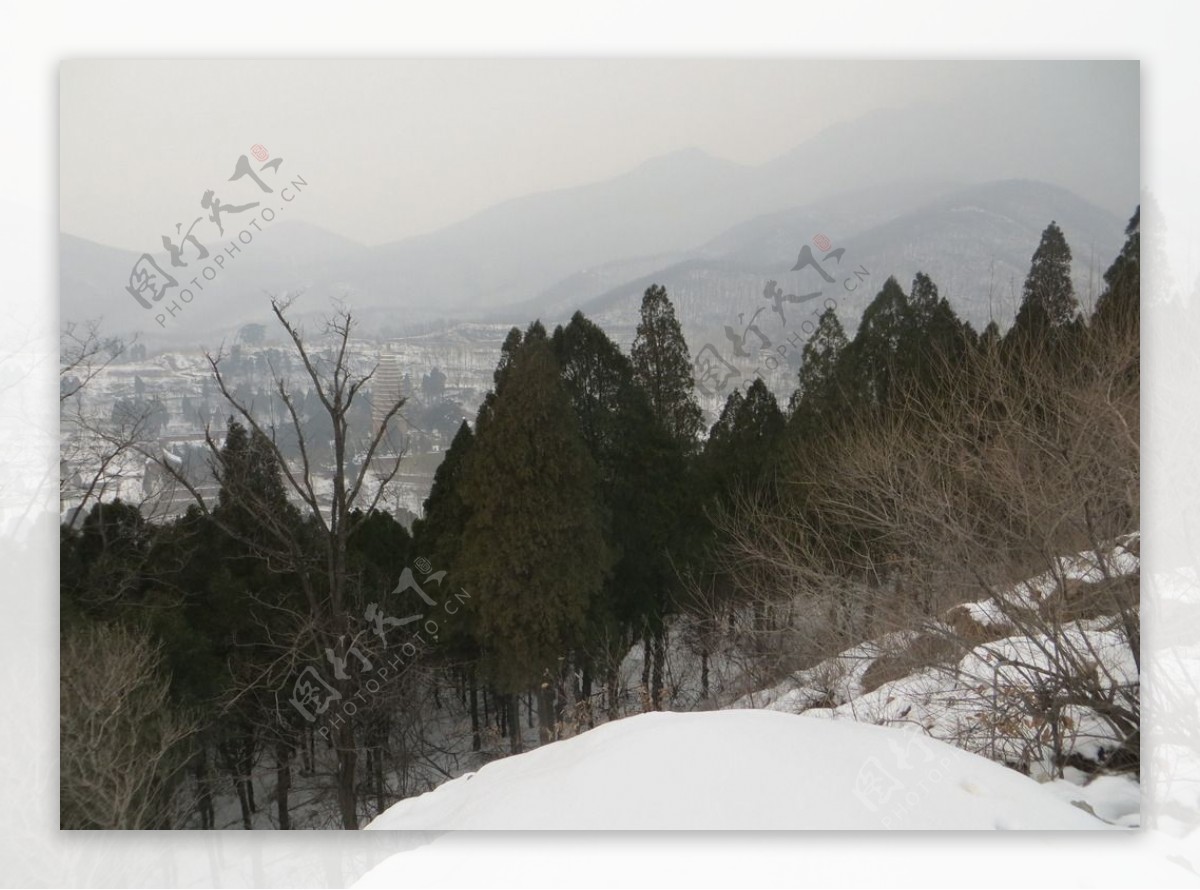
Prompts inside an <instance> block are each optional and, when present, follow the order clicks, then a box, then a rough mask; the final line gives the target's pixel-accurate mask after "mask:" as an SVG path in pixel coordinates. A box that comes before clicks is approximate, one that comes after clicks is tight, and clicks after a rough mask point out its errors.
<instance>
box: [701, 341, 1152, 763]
mask: <svg viewBox="0 0 1200 890" xmlns="http://www.w3.org/2000/svg"><path fill="white" fill-rule="evenodd" d="M940 376H941V378H942V380H943V381H944V385H943V386H942V387H940V388H939V389H938V390H936V391H933V392H931V391H929V390H917V389H913V390H912V391H909V392H908V393H907V394H906V398H905V401H904V402H903V403H902V405H901V407H900V408H899V409H897V410H893V411H889V412H886V413H883V414H873V415H871V416H865V417H861V418H858V419H857V420H856V421H854V422H851V423H849V424H847V427H846V429H845V430H844V431H842V432H840V433H838V434H836V435H830V436H829V437H828V438H827V439H826V440H824V441H823V442H819V443H812V442H810V443H807V447H806V449H805V451H804V452H803V454H802V455H797V459H796V460H794V461H792V462H791V464H790V466H789V468H788V469H787V471H786V472H785V473H784V474H783V475H782V476H781V479H780V484H779V491H778V492H777V494H778V497H776V498H773V499H753V498H749V499H745V500H744V501H743V502H741V503H740V504H739V505H738V506H737V507H736V508H735V509H734V510H733V511H730V512H728V513H727V514H725V515H724V517H723V518H722V519H721V521H720V525H721V528H722V532H723V537H724V542H725V543H724V548H723V554H724V561H725V570H726V573H727V575H728V576H729V577H730V578H732V579H734V583H735V585H737V587H738V588H739V590H740V591H741V593H742V601H743V602H753V601H755V600H756V599H764V598H765V599H768V600H773V601H775V602H778V603H792V604H797V605H799V607H800V608H801V609H802V610H803V611H804V612H806V613H807V616H808V625H809V626H810V627H813V628H818V629H820V630H818V633H826V632H827V631H831V632H830V633H829V635H828V638H827V639H828V643H829V644H830V645H827V649H833V650H834V651H836V650H837V649H839V648H842V647H844V646H845V645H848V644H849V643H851V642H855V641H858V640H862V639H866V638H868V637H870V636H871V635H873V634H874V635H878V634H883V633H887V632H889V631H893V630H909V631H915V632H920V633H921V634H922V635H923V639H924V641H925V645H926V646H927V653H926V654H927V655H928V657H929V658H930V659H931V660H932V661H934V662H936V663H937V664H940V665H943V666H944V667H945V669H946V670H950V671H953V672H955V673H956V674H957V675H962V674H963V672H964V671H965V672H967V673H969V674H972V675H971V676H959V679H960V680H961V681H962V685H963V686H964V687H968V688H972V689H974V688H982V689H984V690H986V693H985V694H982V698H984V699H986V703H987V704H989V706H991V707H993V709H994V710H995V711H996V713H994V714H993V716H992V719H993V720H994V721H997V723H998V724H1002V725H1004V726H1006V727H1008V729H1007V730H1006V731H1010V732H1013V733H1016V734H1017V735H1021V734H1023V735H1024V736H1025V737H1026V738H1027V739H1029V740H1034V741H1036V744H1031V745H1027V746H1026V748H1025V750H1026V756H1032V755H1029V752H1030V751H1032V750H1033V749H1035V748H1036V749H1038V750H1042V749H1048V750H1049V759H1050V760H1052V761H1053V763H1054V765H1055V767H1056V768H1057V769H1058V770H1059V771H1061V769H1062V766H1063V764H1064V763H1065V762H1066V760H1067V750H1068V747H1069V746H1068V745H1067V737H1068V736H1069V735H1070V734H1071V733H1073V732H1074V731H1075V725H1076V724H1077V722H1078V719H1077V718H1078V713H1079V712H1080V709H1085V710H1086V711H1087V712H1088V713H1089V714H1090V715H1092V716H1093V717H1094V718H1095V719H1098V720H1099V721H1101V722H1102V723H1103V724H1105V725H1106V726H1107V730H1108V733H1109V735H1110V737H1112V738H1116V739H1121V740H1125V741H1126V742H1127V743H1128V744H1127V746H1126V749H1127V750H1126V751H1125V755H1126V756H1128V754H1129V750H1133V751H1136V739H1137V732H1138V722H1139V719H1140V708H1139V705H1138V686H1139V684H1138V681H1137V676H1136V673H1137V670H1138V669H1139V667H1140V654H1139V648H1140V624H1139V620H1138V596H1137V576H1136V574H1133V575H1130V574H1128V571H1129V569H1128V565H1127V564H1128V563H1129V559H1128V558H1127V557H1128V556H1130V552H1129V548H1130V547H1133V546H1135V545H1133V544H1131V543H1130V539H1129V538H1128V537H1127V536H1128V535H1129V534H1130V533H1131V532H1136V530H1137V528H1138V523H1139V513H1138V491H1139V458H1140V454H1139V439H1138V411H1139V391H1138V382H1139V375H1138V344H1137V339H1136V333H1135V334H1133V335H1132V336H1130V335H1129V334H1128V333H1121V332H1112V331H1101V330H1094V329H1085V330H1083V331H1081V332H1080V333H1079V334H1078V341H1077V343H1076V344H1075V348H1074V350H1073V351H1064V350H1062V349H1055V348H1050V346H1049V345H1048V344H1033V345H1032V346H1030V347H1029V348H1027V349H1025V350H1024V351H1022V352H1020V353H1016V354H1014V353H1013V352H1011V351H1005V350H1003V349H1001V348H997V347H993V348H981V349H980V350H979V351H977V352H975V353H973V354H972V355H971V356H970V357H969V358H968V359H966V360H965V361H963V362H962V363H961V364H959V365H956V366H953V367H950V366H947V367H944V368H943V372H942V374H941V375H940ZM1073 553H1079V554H1080V556H1079V557H1078V558H1076V559H1068V558H1064V557H1066V556H1067V555H1069V554H1073ZM1122 562H1124V563H1125V564H1126V565H1125V566H1121V565H1118V563H1122ZM1023 579H1033V580H1023ZM970 601H984V602H988V603H990V604H991V605H992V607H993V608H994V609H995V612H996V614H997V616H998V619H997V621H996V622H995V624H994V627H992V628H991V629H990V630H989V631H988V632H987V633H986V634H985V635H984V636H983V637H982V638H981V637H980V635H979V634H978V630H979V628H978V627H976V628H974V629H973V630H971V629H967V628H964V627H963V626H962V625H961V624H955V623H954V622H953V621H948V620H947V618H949V617H952V613H951V612H948V610H952V607H953V606H955V604H957V603H964V602H970ZM831 613H832V614H831ZM1002 637H1004V638H1008V637H1013V638H1020V639H1021V640H1022V641H1023V642H1022V643H1021V644H1020V645H1013V644H1011V643H1010V644H1005V643H1004V641H1003V640H1002V639H1001V638H1002ZM1114 637H1115V638H1116V639H1118V640H1120V641H1121V646H1123V647H1124V650H1125V652H1124V656H1122V657H1117V656H1114V655H1113V653H1111V652H1108V653H1104V652H1099V651H1097V647H1098V643H1097V640H1099V639H1101V638H1103V639H1105V640H1111V639H1112V638H1114ZM980 646H984V647H985V649H984V650H982V651H980V650H979V647H980ZM818 649H819V647H818ZM828 654H833V652H830V651H827V652H826V655H828ZM969 656H970V657H969ZM815 657H816V655H815V654H814V658H815ZM1122 661H1124V662H1128V663H1130V664H1132V666H1133V676H1129V675H1128V674H1127V672H1124V671H1121V670H1118V669H1116V668H1114V667H1113V665H1114V664H1116V663H1120V662H1122ZM909 666H910V667H913V666H920V665H919V664H916V663H915V662H914V663H910V665H909ZM982 704H983V703H981V707H982ZM1010 718H1011V719H1010ZM1018 724H1019V725H1020V726H1023V727H1025V729H1022V730H1019V731H1018V730H1017V729H1016V728H1015V727H1017V726H1018ZM988 733H989V734H990V736H991V740H992V742H993V744H994V738H995V726H993V727H990V728H989V729H988ZM972 744H974V743H972ZM1039 756H1040V755H1039ZM1135 762H1136V760H1135Z"/></svg>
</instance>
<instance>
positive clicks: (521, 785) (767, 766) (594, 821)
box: [368, 710, 1107, 830]
mask: <svg viewBox="0 0 1200 890" xmlns="http://www.w3.org/2000/svg"><path fill="white" fill-rule="evenodd" d="M1106 827H1107V826H1106V825H1105V824H1104V823H1103V822H1101V821H1099V820H1098V819H1096V818H1094V817H1093V816H1090V815H1088V814H1087V813H1085V812H1084V811H1083V810H1082V809H1079V808H1076V807H1075V806H1072V805H1071V804H1070V803H1067V802H1065V801H1063V800H1062V799H1060V798H1058V797H1056V796H1055V795H1054V794H1052V793H1051V792H1049V791H1048V790H1047V789H1046V788H1044V787H1043V786H1040V785H1039V784H1038V783H1036V782H1034V781H1033V780H1031V779H1029V778H1027V777H1025V776H1023V775H1020V774H1019V773H1017V772H1014V771H1013V770H1010V769H1006V768H1004V767H1002V766H1000V765H999V764H996V763H992V762H991V761H988V760H986V759H984V758H982V757H979V756H976V755H973V754H968V753H966V752H964V751H961V750H958V749H956V748H953V747H951V746H950V745H947V744H944V743H942V742H937V741H934V740H931V739H928V738H925V737H923V736H920V735H918V734H916V733H901V732H897V731H896V730H894V729H884V728H880V727H876V726H868V725H862V724H858V723H853V722H849V721H845V722H843V721H824V720H810V719H804V718H800V717H796V716H792V715H788V714H781V713H778V712H772V711H752V710H737V711H715V712H704V713H690V714H679V713H650V714H643V715H640V716H637V717H629V718H626V719H624V720H618V721H615V722H612V723H608V724H605V725H604V726H601V727H598V728H597V729H594V730H591V731H590V732H586V733H584V734H582V735H579V736H576V737H574V738H571V739H567V740H565V741H561V742H556V743H553V744H549V745H545V746H543V747H541V748H538V749H536V750H534V751H530V752H528V753H526V754H522V755H518V756H516V757H509V758H506V759H504V760H499V761H495V762H493V763H490V764H488V765H487V766H485V767H483V768H482V769H481V770H479V771H478V772H475V773H470V774H468V775H465V776H462V777H460V778H457V779H454V780H452V781H450V782H447V783H445V784H444V785H442V786H441V787H439V788H437V789H436V790H434V791H431V792H428V793H427V794H423V795H421V796H419V797H415V798H409V799H408V800H403V801H401V802H400V803H397V804H395V805H394V806H392V807H390V808H389V809H387V810H386V811H385V812H384V813H382V814H381V815H380V816H379V817H378V818H376V819H375V820H374V821H373V822H372V823H371V824H370V825H369V826H368V828H370V829H374V830H389V829H409V830H417V829H427V830H436V829H540V830H545V829H581V830H596V829H725V830H729V829H755V830H764V829H840V830H846V829H869V830H871V829H873V830H878V829H1102V828H1106Z"/></svg>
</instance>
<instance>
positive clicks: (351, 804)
mask: <svg viewBox="0 0 1200 890" xmlns="http://www.w3.org/2000/svg"><path fill="white" fill-rule="evenodd" d="M335 735H336V737H337V798H338V810H339V811H340V812H341V815H342V828H345V829H346V830H347V831H357V830H358V807H357V800H356V796H357V794H356V789H355V781H354V768H355V765H356V763H357V761H358V752H357V751H355V749H354V725H353V724H352V723H351V722H350V720H349V718H346V719H345V720H343V721H342V723H340V724H339V725H338V728H337V732H336V733H335Z"/></svg>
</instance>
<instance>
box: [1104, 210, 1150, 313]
mask: <svg viewBox="0 0 1200 890" xmlns="http://www.w3.org/2000/svg"><path fill="white" fill-rule="evenodd" d="M1141 216H1142V210H1141V208H1140V207H1139V208H1138V209H1137V210H1136V211H1134V214H1133V217H1132V218H1131V219H1130V220H1129V225H1128V226H1126V227H1125V245H1124V246H1123V247H1122V248H1121V252H1120V254H1118V255H1117V258H1116V259H1115V260H1113V264H1112V265H1111V266H1109V267H1108V271H1107V272H1105V273H1104V293H1102V294H1101V295H1100V299H1099V301H1097V303H1096V312H1095V315H1094V317H1093V323H1094V324H1096V325H1099V326H1101V327H1110V328H1118V329H1126V330H1131V331H1136V330H1137V329H1138V327H1139V324H1140V318H1141V297H1142V288H1141V241H1142V234H1141Z"/></svg>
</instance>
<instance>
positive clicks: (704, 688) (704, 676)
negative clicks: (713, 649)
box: [700, 646, 708, 698]
mask: <svg viewBox="0 0 1200 890" xmlns="http://www.w3.org/2000/svg"><path fill="white" fill-rule="evenodd" d="M700 694H701V695H703V696H704V697H705V698H708V647H707V646H705V647H704V648H702V649H701V650H700Z"/></svg>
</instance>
